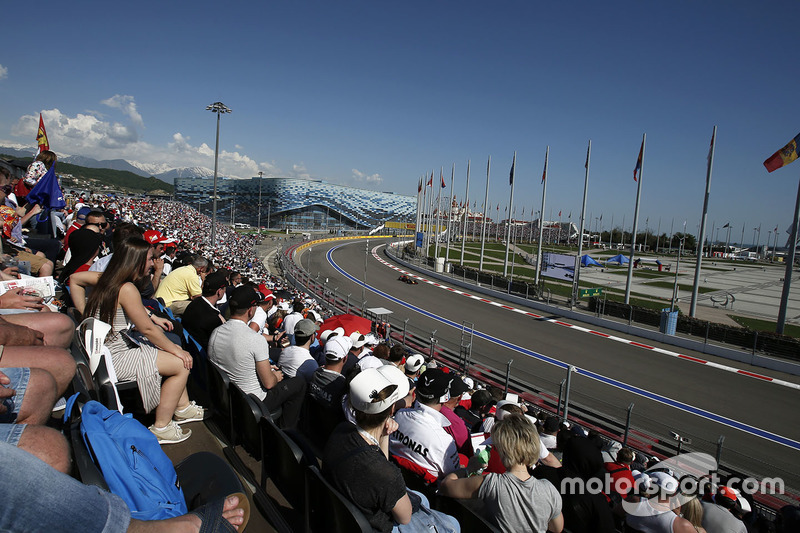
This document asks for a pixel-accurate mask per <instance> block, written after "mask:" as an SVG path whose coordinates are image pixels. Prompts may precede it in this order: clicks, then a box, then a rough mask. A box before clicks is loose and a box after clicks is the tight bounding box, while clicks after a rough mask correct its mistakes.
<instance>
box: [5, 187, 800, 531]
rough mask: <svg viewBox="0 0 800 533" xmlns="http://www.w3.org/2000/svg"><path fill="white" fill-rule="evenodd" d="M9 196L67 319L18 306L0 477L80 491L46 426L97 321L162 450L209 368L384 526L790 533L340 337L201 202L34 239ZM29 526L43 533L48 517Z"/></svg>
mask: <svg viewBox="0 0 800 533" xmlns="http://www.w3.org/2000/svg"><path fill="white" fill-rule="evenodd" d="M4 179H5V178H4ZM6 185H13V184H11V183H8V184H6ZM0 187H2V185H0ZM12 190H14V189H13V187H12ZM4 191H5V189H2V188H0V195H5V196H3V197H2V199H3V201H4V203H5V205H6V206H7V207H8V209H7V212H6V215H7V216H8V219H5V218H4V226H3V249H4V250H9V249H12V250H15V251H17V257H20V256H19V254H20V253H24V254H28V255H23V256H22V257H23V258H28V259H31V258H32V257H38V258H39V260H37V263H38V267H37V269H38V271H39V273H40V274H45V275H53V274H55V275H56V276H57V277H58V280H59V282H60V285H61V286H62V287H63V288H64V290H65V292H64V294H63V296H62V300H63V304H62V310H64V311H66V310H69V314H67V313H66V312H65V313H61V312H57V311H58V309H56V312H53V311H51V309H50V307H51V306H52V307H56V304H55V303H54V302H44V301H43V299H42V298H41V297H37V296H36V295H33V294H27V293H25V292H23V291H14V290H12V291H8V292H6V293H4V294H2V295H0V308H1V309H0V343H2V346H0V395H2V398H3V403H2V404H0V417H2V422H3V423H2V424H0V429H2V431H3V435H4V436H5V438H4V440H3V442H2V447H0V454H2V455H0V457H2V460H0V467H2V468H3V472H4V475H3V476H2V478H3V479H7V480H8V481H7V482H8V483H11V482H13V481H14V480H15V479H16V478H17V477H19V474H18V473H17V474H15V473H14V472H15V471H16V469H15V468H13V464H16V463H20V464H21V463H24V462H25V461H27V460H28V459H27V457H28V454H30V455H32V456H34V457H36V458H38V459H40V460H41V461H43V463H45V464H46V465H47V466H45V465H38V464H37V465H34V466H31V467H30V468H31V469H32V470H35V471H36V472H37V474H36V475H37V477H38V478H39V479H42V480H45V481H47V480H51V481H50V483H51V484H52V485H53V486H60V485H64V487H65V488H64V491H70V492H72V493H74V494H76V495H81V494H82V492H81V491H83V490H84V489H82V488H80V489H79V488H75V487H74V486H72V485H70V483H69V482H68V481H67V479H68V478H67V477H66V476H64V474H69V473H70V471H71V464H70V451H69V446H68V444H67V442H66V440H65V439H64V437H63V435H62V434H61V433H60V432H59V431H58V430H56V429H53V428H51V427H48V425H47V422H48V420H49V419H50V417H51V414H52V412H53V411H54V409H55V410H56V412H58V409H59V406H58V405H57V404H58V403H59V399H60V398H62V397H63V396H64V395H65V394H67V392H68V390H69V387H70V383H71V380H72V378H73V376H74V374H75V370H76V367H75V362H74V359H73V357H72V355H71V354H70V352H69V348H70V345H71V343H72V334H73V331H74V328H75V325H76V322H75V321H74V320H81V321H82V320H88V319H94V320H97V321H100V322H103V323H106V324H108V325H109V327H110V329H109V333H108V335H107V336H106V338H105V343H104V344H105V347H106V348H107V349H108V352H109V353H110V357H111V361H110V363H111V365H112V366H113V368H114V371H115V374H116V376H117V377H118V378H119V379H120V380H132V381H135V382H136V383H137V384H138V390H139V396H140V398H141V401H142V407H143V409H144V413H146V414H147V416H149V417H150V418H149V419H150V420H152V425H150V427H149V429H150V431H151V432H152V433H153V434H154V435H155V436H156V438H157V439H158V441H159V442H160V443H162V444H164V445H168V444H174V443H178V442H183V441H185V440H187V439H189V438H191V435H192V430H191V429H190V428H191V427H192V424H196V423H198V422H201V421H202V420H204V419H205V418H206V409H205V407H204V406H201V405H200V404H198V403H197V401H196V400H197V399H196V398H195V399H192V398H190V396H189V392H188V391H189V390H190V389H189V388H188V387H187V383H188V382H189V380H190V376H191V372H192V369H193V367H194V365H195V364H197V357H198V354H200V355H202V356H203V357H207V360H208V361H209V362H210V363H212V364H213V365H215V366H216V367H217V368H218V369H219V371H221V372H223V373H224V374H225V375H226V376H227V377H228V378H229V379H230V381H231V383H232V384H233V385H236V386H237V387H239V388H240V389H241V390H242V392H244V393H245V394H250V395H253V396H254V397H255V398H257V399H258V401H259V402H261V404H262V406H263V409H264V411H265V412H268V413H273V414H274V415H275V416H274V418H275V419H276V420H277V422H278V425H279V426H280V427H281V428H283V429H285V430H287V431H292V434H297V435H298V438H307V439H308V441H309V443H311V444H317V445H318V446H317V452H318V453H319V457H320V459H321V461H322V473H323V475H324V476H325V477H326V478H327V479H328V481H329V482H330V483H331V484H332V485H333V486H334V487H335V488H336V489H337V490H338V491H339V492H341V493H342V494H343V495H344V496H345V497H346V498H348V499H349V500H350V501H351V502H352V503H354V504H355V506H356V507H357V508H358V509H359V510H360V511H361V512H362V513H363V514H364V516H365V517H366V518H367V520H368V521H369V523H370V525H371V526H372V527H373V529H374V530H376V531H385V532H388V531H401V532H404V531H431V530H436V531H450V532H457V531H460V530H461V528H462V526H463V525H464V524H459V522H458V520H457V519H456V518H454V517H453V516H451V515H450V514H448V513H445V512H442V511H440V510H437V509H439V508H441V505H440V503H441V501H442V499H443V498H455V499H463V500H466V501H469V502H470V505H471V508H474V509H476V512H477V513H478V514H480V515H482V516H483V517H485V519H486V520H487V521H488V522H489V523H490V524H491V525H492V526H494V527H496V528H497V529H499V530H501V531H513V532H518V531H541V532H544V531H551V532H556V533H557V532H560V531H570V532H573V533H579V532H599V533H604V532H609V533H610V532H613V531H623V530H624V531H641V532H683V531H687V532H691V531H695V532H702V531H707V532H708V533H717V532H744V531H769V528H775V527H776V525H775V524H773V523H768V522H766V521H765V520H763V519H762V517H761V516H760V515H759V513H757V512H754V503H753V502H752V500H751V499H750V497H749V496H748V495H746V494H742V493H741V492H738V491H737V490H736V489H735V488H733V487H727V486H725V485H720V486H718V487H706V490H705V491H701V492H699V493H697V494H684V493H682V492H681V491H680V490H679V488H680V487H679V480H680V479H681V475H682V473H681V472H676V471H674V470H671V469H669V468H666V467H663V468H662V467H660V466H659V463H660V461H659V458H654V457H652V456H650V457H648V456H645V455H643V454H641V453H639V452H636V451H634V450H632V449H630V448H627V447H623V446H622V445H621V444H620V443H618V442H614V441H612V440H609V439H608V438H607V437H605V436H603V435H601V434H600V433H599V432H598V431H596V430H593V429H590V430H589V431H587V430H586V429H584V428H581V427H579V426H578V425H575V424H569V423H568V422H566V421H564V420H562V419H561V418H559V417H557V416H554V415H552V414H551V413H547V412H538V411H537V410H536V409H535V408H533V407H532V406H530V405H527V404H525V403H524V402H522V403H520V402H518V401H517V399H516V398H514V397H513V396H507V395H506V394H504V392H503V391H502V390H501V389H498V388H496V387H492V386H487V385H482V384H479V383H476V382H475V381H474V380H473V379H472V378H470V377H468V376H462V375H459V374H458V373H457V372H456V371H455V370H452V369H450V368H447V367H446V366H442V365H440V364H437V362H436V361H434V360H431V359H429V358H426V357H425V356H423V355H421V354H419V353H415V352H413V351H412V350H410V349H409V348H407V347H406V346H403V345H402V344H400V343H396V342H393V341H392V339H391V338H389V337H388V335H387V334H386V332H385V331H379V330H378V329H377V328H370V329H369V330H361V329H357V328H350V329H349V330H348V329H347V328H345V327H343V326H334V325H330V326H329V325H328V324H329V319H331V316H330V313H329V312H327V311H326V309H325V308H324V307H323V306H322V305H320V304H319V302H317V301H316V300H315V299H314V298H313V297H311V296H310V295H308V294H304V293H302V292H299V291H297V290H295V289H293V288H292V287H289V286H287V284H286V282H285V281H284V280H282V279H281V278H279V277H278V276H275V275H273V274H270V273H269V272H268V270H267V269H266V268H265V265H264V264H263V263H262V260H260V259H259V258H258V257H257V255H256V253H255V251H254V248H255V246H256V245H257V244H258V238H257V237H256V236H254V235H242V234H239V233H237V232H234V231H233V230H232V229H230V228H228V227H226V226H224V225H218V226H217V232H216V233H217V240H216V242H214V243H212V242H209V227H210V219H209V218H208V217H205V216H204V215H201V214H200V213H198V212H197V211H196V210H194V209H192V208H191V207H189V206H187V205H185V204H180V203H177V202H169V201H159V200H152V199H147V198H116V197H103V196H98V195H91V194H89V195H79V196H75V197H74V198H71V199H70V202H69V208H68V209H67V210H65V211H64V213H63V232H62V233H63V235H62V234H60V233H59V230H58V228H55V229H53V228H54V226H55V225H52V226H45V227H44V236H41V237H36V238H34V237H33V236H32V235H33V232H32V231H30V230H29V231H28V232H25V233H28V235H31V236H30V237H26V236H25V235H24V233H20V232H18V231H17V230H20V231H21V229H24V226H25V224H26V223H28V222H29V220H31V219H32V217H28V219H26V218H25V217H26V215H27V214H28V213H30V212H31V210H28V211H25V208H24V204H21V205H20V204H19V203H18V200H19V199H18V198H13V199H12V200H9V192H8V191H5V192H4ZM9 204H14V205H9ZM34 214H35V213H34ZM51 216H59V217H60V215H51ZM59 220H61V219H60V218H59ZM19 235H23V238H22V240H20V239H19ZM37 239H41V240H43V241H48V242H46V243H43V244H42V243H39V242H37ZM51 241H56V242H57V243H58V246H57V247H54V246H52V242H51ZM62 241H63V244H62ZM15 244H16V245H17V246H15ZM20 245H22V247H21V246H20ZM25 246H27V248H25ZM39 254H41V255H39ZM20 260H23V261H24V260H25V259H20ZM18 261H19V260H18ZM48 262H49V264H48ZM3 267H4V268H3V270H2V276H3V279H5V280H10V279H14V278H15V277H16V276H17V274H18V271H19V266H18V265H16V264H13V259H12V258H11V257H4V264H3ZM31 267H33V261H31ZM32 271H33V269H32ZM47 304H49V305H47ZM195 343H196V345H195ZM62 408H63V407H62ZM303 436H304V437H303ZM22 452H25V456H24V457H21V456H20V454H21V453H22ZM6 472H10V473H8V474H7V473H6ZM73 481H74V480H73ZM587 487H602V490H589V489H587ZM7 490H8V491H13V490H14V489H13V488H11V487H10V485H9V487H7ZM103 498H105V499H103ZM34 499H35V498H34ZM81 499H82V500H83V502H84V503H83V504H82V505H83V507H82V509H84V510H85V509H86V505H96V507H95V509H94V510H93V511H92V512H93V513H94V514H98V513H99V514H100V515H102V513H107V514H109V515H110V514H112V513H114V512H117V511H114V509H116V507H115V506H118V502H116V501H111V503H110V504H109V501H108V498H106V497H105V496H103V497H102V498H98V496H97V492H96V491H95V492H92V493H91V494H88V495H86V496H85V497H83V496H81ZM14 502H15V505H17V503H16V502H17V500H14ZM86 502H89V503H86ZM18 505H19V506H20V507H24V506H28V507H29V506H30V505H32V504H31V503H30V502H28V503H26V502H21V503H19V504H18ZM235 508H236V502H226V503H225V505H224V507H221V508H220V510H219V512H220V514H221V516H222V517H223V518H224V519H225V520H224V521H225V522H226V523H228V524H230V525H232V526H233V527H236V526H237V525H238V524H240V523H241V520H240V518H241V516H240V514H239V513H238V512H236V511H235ZM8 512H9V511H6V514H7V513H8ZM118 512H120V513H122V514H123V515H124V509H122V510H118ZM783 515H784V516H783V517H782V520H783V522H778V524H777V527H781V528H783V529H782V530H783V531H797V530H798V529H796V528H797V508H787V509H786V510H785V512H784V513H783ZM19 516H28V515H24V514H20V515H19ZM18 519H19V520H23V518H18ZM24 519H25V520H31V522H30V523H29V524H27V527H28V528H30V529H36V528H37V525H36V524H37V522H36V521H35V520H36V517H35V513H31V514H30V516H29V517H27V518H24ZM3 520H11V518H9V517H5V518H3V517H0V529H4V526H5V524H6V523H7V522H3ZM42 520H44V519H43V518H42ZM128 521H130V517H128ZM122 522H124V523H129V522H125V519H124V517H123V519H122ZM165 526H168V524H165ZM12 529H13V528H12ZM165 530H169V529H165ZM773 530H774V529H773Z"/></svg>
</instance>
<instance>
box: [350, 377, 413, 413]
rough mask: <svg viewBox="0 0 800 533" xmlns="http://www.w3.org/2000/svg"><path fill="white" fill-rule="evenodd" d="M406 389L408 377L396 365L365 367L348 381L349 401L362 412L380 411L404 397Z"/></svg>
mask: <svg viewBox="0 0 800 533" xmlns="http://www.w3.org/2000/svg"><path fill="white" fill-rule="evenodd" d="M408 390H409V389H408V378H406V376H405V374H403V372H402V370H400V369H399V368H397V367H396V366H394V365H383V366H380V367H377V368H367V369H366V370H362V371H361V372H360V373H359V374H358V375H357V376H356V377H354V378H353V381H351V382H350V403H351V404H352V406H353V409H355V410H356V411H361V412H362V413H367V414H377V413H382V412H383V411H385V410H387V409H389V408H390V407H391V406H392V405H394V403H395V402H397V401H399V400H402V399H403V398H405V397H406V395H407V394H408Z"/></svg>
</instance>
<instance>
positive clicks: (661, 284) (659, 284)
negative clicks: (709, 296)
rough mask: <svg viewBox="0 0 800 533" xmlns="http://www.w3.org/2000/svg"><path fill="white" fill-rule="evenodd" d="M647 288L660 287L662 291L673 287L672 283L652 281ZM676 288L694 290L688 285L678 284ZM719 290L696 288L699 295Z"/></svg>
mask: <svg viewBox="0 0 800 533" xmlns="http://www.w3.org/2000/svg"><path fill="white" fill-rule="evenodd" d="M647 286H648V287H661V288H662V289H671V288H673V287H674V286H675V284H674V283H673V282H670V281H654V282H652V283H648V284H647ZM678 288H679V289H680V290H682V291H687V292H692V290H693V289H694V286H693V285H689V284H688V283H678ZM718 290H720V289H716V288H714V287H702V286H700V287H698V288H697V292H699V293H706V292H715V291H718Z"/></svg>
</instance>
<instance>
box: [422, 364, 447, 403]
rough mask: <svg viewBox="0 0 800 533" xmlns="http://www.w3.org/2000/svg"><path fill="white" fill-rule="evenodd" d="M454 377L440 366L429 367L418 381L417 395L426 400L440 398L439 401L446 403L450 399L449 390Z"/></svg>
mask: <svg viewBox="0 0 800 533" xmlns="http://www.w3.org/2000/svg"><path fill="white" fill-rule="evenodd" d="M452 379H453V376H449V375H447V374H446V373H444V372H442V371H441V370H440V369H438V368H429V369H428V370H426V371H425V372H423V373H422V375H421V376H420V377H419V380H418V381H417V396H419V397H420V398H422V399H424V400H434V399H437V398H438V401H439V403H444V402H446V401H447V400H448V399H449V395H448V394H447V390H448V389H449V388H450V381H452Z"/></svg>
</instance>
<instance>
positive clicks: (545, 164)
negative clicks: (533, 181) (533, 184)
mask: <svg viewBox="0 0 800 533" xmlns="http://www.w3.org/2000/svg"><path fill="white" fill-rule="evenodd" d="M549 153H550V152H545V153H544V170H542V183H544V179H545V178H546V177H547V156H548V155H549Z"/></svg>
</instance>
